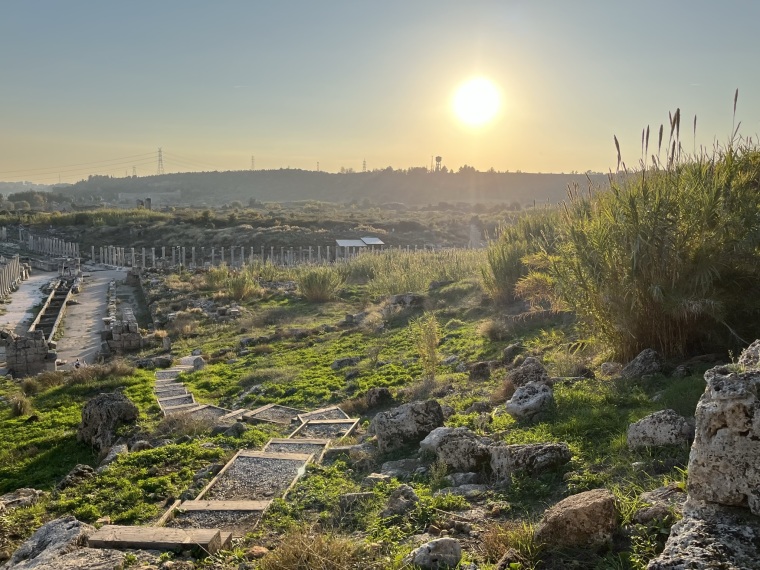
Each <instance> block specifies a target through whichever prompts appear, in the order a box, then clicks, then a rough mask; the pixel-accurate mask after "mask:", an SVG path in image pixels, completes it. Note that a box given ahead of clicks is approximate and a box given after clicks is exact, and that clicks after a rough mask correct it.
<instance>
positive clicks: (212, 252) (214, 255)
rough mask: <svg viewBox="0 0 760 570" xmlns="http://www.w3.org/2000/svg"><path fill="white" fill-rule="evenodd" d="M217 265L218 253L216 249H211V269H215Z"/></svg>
mask: <svg viewBox="0 0 760 570" xmlns="http://www.w3.org/2000/svg"><path fill="white" fill-rule="evenodd" d="M215 264H216V251H215V248H213V247H212V248H211V267H214V265H215Z"/></svg>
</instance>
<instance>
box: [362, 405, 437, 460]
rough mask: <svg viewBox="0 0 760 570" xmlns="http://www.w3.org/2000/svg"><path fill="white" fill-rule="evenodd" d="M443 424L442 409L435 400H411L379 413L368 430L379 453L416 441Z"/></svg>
mask: <svg viewBox="0 0 760 570" xmlns="http://www.w3.org/2000/svg"><path fill="white" fill-rule="evenodd" d="M442 425H443V411H442V410H441V405H440V404H439V403H438V402H437V401H436V400H427V401H426V402H413V403H411V404H404V405H402V406H399V407H397V408H393V409H391V410H388V411H387V412H382V413H379V414H377V415H376V416H375V419H373V420H372V424H371V425H370V431H371V432H372V433H374V434H375V436H376V437H377V448H378V450H379V451H380V453H385V452H387V451H391V450H394V449H398V448H400V447H403V446H405V445H408V444H412V443H419V442H420V441H421V440H422V439H423V438H424V437H425V436H426V435H427V434H429V433H430V432H431V431H433V430H434V429H435V428H437V427H441V426H442Z"/></svg>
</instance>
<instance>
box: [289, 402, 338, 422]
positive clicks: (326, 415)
mask: <svg viewBox="0 0 760 570" xmlns="http://www.w3.org/2000/svg"><path fill="white" fill-rule="evenodd" d="M347 419H349V416H348V414H347V413H346V412H344V411H343V410H341V409H340V408H339V407H338V406H330V407H328V408H321V409H319V410H314V411H313V412H306V413H304V414H298V421H300V422H301V423H302V424H303V423H306V422H307V421H309V420H347Z"/></svg>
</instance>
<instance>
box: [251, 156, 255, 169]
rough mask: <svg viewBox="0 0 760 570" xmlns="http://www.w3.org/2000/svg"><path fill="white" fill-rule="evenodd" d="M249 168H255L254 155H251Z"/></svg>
mask: <svg viewBox="0 0 760 570" xmlns="http://www.w3.org/2000/svg"><path fill="white" fill-rule="evenodd" d="M251 170H256V157H255V156H253V155H251Z"/></svg>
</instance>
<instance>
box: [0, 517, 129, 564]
mask: <svg viewBox="0 0 760 570" xmlns="http://www.w3.org/2000/svg"><path fill="white" fill-rule="evenodd" d="M94 531H95V529H94V528H93V527H91V526H90V525H87V524H84V523H82V522H79V521H78V520H77V519H75V518H74V517H73V516H65V517H62V518H59V519H56V520H53V521H50V522H49V523H46V524H44V525H42V526H41V527H40V528H39V529H37V531H36V532H35V533H34V534H33V535H32V536H31V537H30V538H29V539H28V540H27V541H26V542H24V543H23V544H22V545H21V546H20V547H19V548H18V550H16V552H15V553H13V556H11V558H10V560H8V562H7V563H6V564H5V566H3V570H32V569H34V568H36V569H39V570H48V569H52V568H56V569H60V570H64V569H66V570H69V569H71V570H74V569H77V570H87V569H91V570H95V569H106V568H120V567H121V563H122V561H123V560H124V554H123V553H121V552H117V551H115V550H94V549H89V548H86V549H82V550H80V547H81V546H83V545H84V544H85V542H86V540H87V536H88V535H89V534H90V533H92V532H94Z"/></svg>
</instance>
